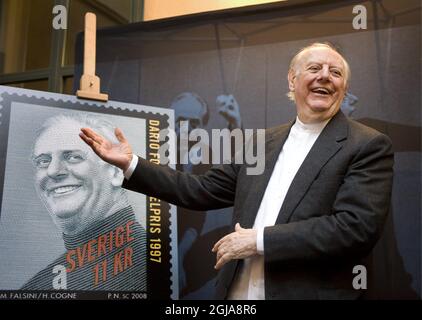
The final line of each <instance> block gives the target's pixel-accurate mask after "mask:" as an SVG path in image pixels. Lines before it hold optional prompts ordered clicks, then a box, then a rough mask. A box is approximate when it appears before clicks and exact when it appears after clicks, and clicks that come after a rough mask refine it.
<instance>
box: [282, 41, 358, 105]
mask: <svg viewBox="0 0 422 320" xmlns="http://www.w3.org/2000/svg"><path fill="white" fill-rule="evenodd" d="M313 48H328V49H331V50H333V51H335V52H337V53H338V54H339V56H340V57H341V59H342V62H343V65H344V72H345V77H344V79H345V86H346V87H347V85H348V83H349V81H350V77H351V71H350V66H349V64H348V62H347V61H346V59H345V58H344V57H343V56H342V54H341V53H340V52H339V51H338V50H337V48H336V47H334V46H333V45H332V44H330V43H328V42H314V43H312V44H310V45H309V46H306V47H304V48H302V49H300V50H299V51H298V52H297V53H296V54H295V56H294V57H293V59H292V60H291V61H290V66H289V73H290V72H291V71H294V72H295V73H296V74H298V73H299V70H297V69H296V68H297V64H298V63H299V62H300V61H301V59H302V57H303V53H305V52H306V51H308V50H309V49H313ZM287 96H288V97H289V99H290V100H292V101H295V95H294V92H292V91H290V92H289V93H287Z"/></svg>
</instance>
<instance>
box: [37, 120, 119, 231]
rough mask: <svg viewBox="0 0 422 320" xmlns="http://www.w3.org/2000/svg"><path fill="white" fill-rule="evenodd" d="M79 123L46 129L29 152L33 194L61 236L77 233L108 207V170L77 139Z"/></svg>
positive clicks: (109, 191) (67, 123) (95, 219)
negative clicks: (30, 154)
mask: <svg viewBox="0 0 422 320" xmlns="http://www.w3.org/2000/svg"><path fill="white" fill-rule="evenodd" d="M80 128H81V124H79V123H77V122H76V121H73V120H66V121H61V122H60V123H57V124H56V125H54V126H52V127H50V128H48V129H46V130H45V131H44V132H43V133H42V134H41V135H40V136H39V137H38V139H37V141H36V143H35V145H34V150H33V155H32V157H33V163H34V167H35V185H36V189H37V192H38V194H39V196H40V198H41V200H42V201H43V203H44V204H45V206H46V207H47V209H48V211H49V212H50V214H51V216H52V218H53V220H54V221H55V223H56V224H57V225H58V226H59V227H61V228H62V230H63V232H64V233H77V232H79V231H81V230H83V229H85V228H86V227H87V226H88V225H90V224H91V223H92V222H94V221H98V220H100V219H101V218H103V217H104V215H105V214H106V213H107V211H108V209H109V208H110V207H111V205H112V200H111V198H112V197H111V192H112V186H111V182H110V180H111V177H110V173H109V172H108V170H107V169H110V167H109V166H108V165H106V164H105V163H104V162H103V161H100V160H99V158H98V157H97V156H96V155H95V154H94V153H93V151H92V150H91V149H90V148H89V147H88V146H87V145H86V144H85V143H84V142H83V141H82V140H81V139H80V138H79V136H78V133H79V130H80Z"/></svg>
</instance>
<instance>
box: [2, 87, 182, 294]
mask: <svg viewBox="0 0 422 320" xmlns="http://www.w3.org/2000/svg"><path fill="white" fill-rule="evenodd" d="M173 123H174V119H173V113H172V111H171V110H168V109H163V108H156V107H148V106H139V105H133V104H127V103H121V102H115V101H109V102H107V103H98V102H93V101H88V100H78V99H77V98H76V97H74V96H66V95H60V94H53V93H46V92H40V91H32V90H23V89H15V88H9V87H3V86H0V150H1V151H0V209H1V211H0V256H1V261H0V298H6V299H23V298H31V299H32V298H44V299H54V298H56V297H68V298H72V299H91V298H93V299H108V298H113V299H116V298H117V299H118V298H125V299H169V298H172V299H177V298H178V297H177V293H178V283H177V274H178V272H177V265H178V264H177V241H176V239H177V234H176V233H177V223H176V221H177V219H176V210H175V207H174V206H172V205H170V204H167V203H165V202H163V201H160V200H159V199H155V198H153V197H148V196H145V195H142V194H138V193H134V192H131V191H128V190H125V189H123V188H121V184H122V182H123V179H124V177H123V173H122V171H121V170H120V169H117V168H116V167H114V166H111V165H109V164H107V163H105V162H104V161H102V160H101V159H100V158H99V157H97V156H96V155H95V153H94V152H93V151H92V150H91V149H90V148H89V147H88V146H87V145H86V144H85V143H84V142H83V141H82V140H81V139H80V138H79V136H78V133H79V130H80V128H81V127H91V128H93V129H94V130H96V131H98V132H99V133H100V134H102V135H104V136H106V137H107V138H109V139H115V136H114V134H113V131H114V128H115V127H119V128H121V129H122V130H123V132H124V134H125V136H126V138H127V139H128V141H129V143H130V144H131V145H132V148H133V151H134V153H135V154H138V155H139V156H141V157H143V158H145V159H148V160H149V161H151V162H155V163H159V150H158V149H159V147H160V146H161V145H162V144H163V143H166V141H164V142H162V141H160V140H159V135H158V134H159V131H160V130H164V129H173ZM167 142H168V141H167ZM172 151H174V150H173V149H172V148H170V149H169V156H170V157H172V156H173V152H172ZM64 293H66V294H64Z"/></svg>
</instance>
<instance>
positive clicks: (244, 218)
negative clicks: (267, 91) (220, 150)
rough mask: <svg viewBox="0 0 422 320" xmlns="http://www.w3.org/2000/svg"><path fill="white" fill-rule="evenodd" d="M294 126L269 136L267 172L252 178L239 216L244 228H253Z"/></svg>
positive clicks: (266, 142)
mask: <svg viewBox="0 0 422 320" xmlns="http://www.w3.org/2000/svg"><path fill="white" fill-rule="evenodd" d="M293 124H294V121H291V122H290V123H289V124H286V125H284V126H281V128H279V129H278V130H276V131H275V132H273V133H271V134H269V135H268V136H267V137H266V141H265V170H264V172H263V173H262V174H261V175H256V176H252V177H251V179H250V183H251V193H249V194H248V197H247V198H246V199H245V202H244V205H243V206H242V207H243V209H242V211H243V212H241V213H240V215H239V222H240V225H241V226H242V227H243V228H252V226H253V224H254V222H255V217H256V214H257V213H258V209H259V206H260V205H261V201H262V198H263V196H264V193H265V190H266V188H267V185H268V182H269V180H270V178H271V174H272V173H273V169H274V166H275V163H276V162H277V159H278V156H279V154H280V151H281V149H282V147H283V145H284V143H285V142H286V140H287V137H288V135H289V132H290V128H291V127H292V125H293Z"/></svg>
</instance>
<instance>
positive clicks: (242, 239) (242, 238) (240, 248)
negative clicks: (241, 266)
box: [212, 223, 258, 269]
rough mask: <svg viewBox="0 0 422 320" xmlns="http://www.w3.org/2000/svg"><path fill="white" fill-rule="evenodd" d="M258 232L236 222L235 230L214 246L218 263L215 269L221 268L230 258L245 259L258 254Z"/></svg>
mask: <svg viewBox="0 0 422 320" xmlns="http://www.w3.org/2000/svg"><path fill="white" fill-rule="evenodd" d="M256 233H257V231H256V230H255V229H243V228H242V227H241V226H240V224H239V223H236V226H235V231H234V232H232V233H230V234H228V235H227V236H225V237H223V238H221V239H220V240H219V241H218V242H217V243H216V244H215V245H214V247H213V248H212V252H217V263H216V265H215V267H214V268H215V269H220V268H221V267H222V266H223V265H225V264H226V263H227V262H229V261H230V260H234V259H245V258H248V257H251V256H253V255H256V254H257V253H258V252H257V249H256Z"/></svg>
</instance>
